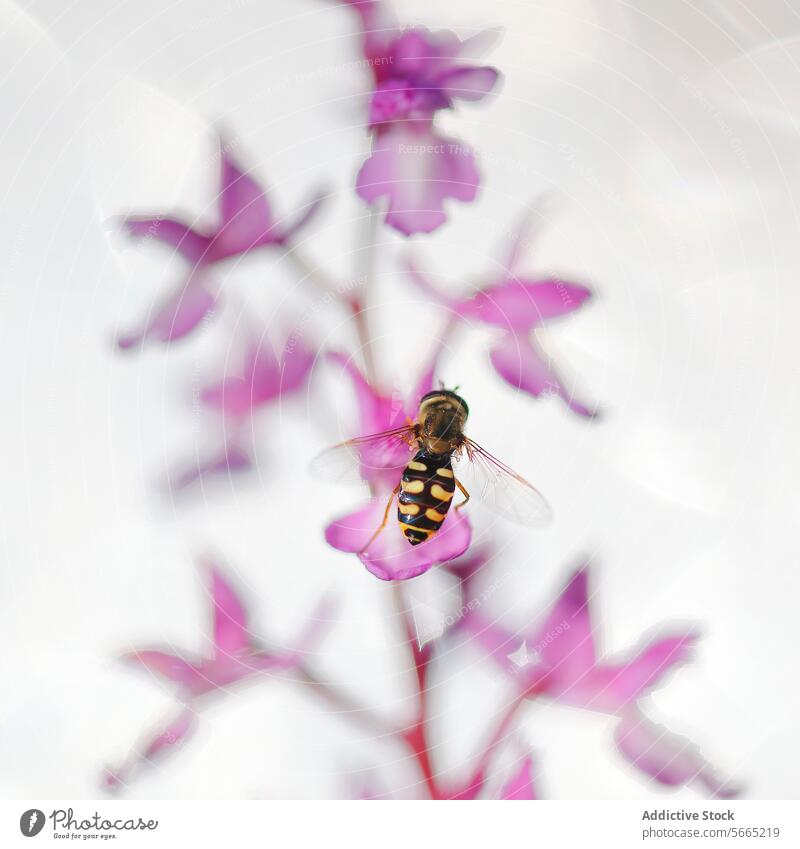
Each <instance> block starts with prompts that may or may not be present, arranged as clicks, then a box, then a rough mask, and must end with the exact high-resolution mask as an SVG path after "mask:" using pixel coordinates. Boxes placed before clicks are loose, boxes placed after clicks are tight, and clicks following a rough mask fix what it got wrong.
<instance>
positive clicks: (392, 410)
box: [325, 354, 472, 581]
mask: <svg viewBox="0 0 800 849" xmlns="http://www.w3.org/2000/svg"><path fill="white" fill-rule="evenodd" d="M333 356H334V359H335V360H336V361H337V362H339V363H340V365H342V367H343V368H344V369H345V371H346V373H347V374H348V375H349V376H350V378H351V380H352V381H353V385H354V388H355V392H356V401H357V404H358V410H359V417H360V423H361V428H360V430H361V433H360V435H362V436H366V435H369V434H372V433H379V432H381V431H384V430H390V429H392V428H395V427H399V426H400V425H402V424H404V423H405V422H406V421H408V420H413V419H414V418H415V417H416V414H417V409H418V407H419V400H420V398H422V396H423V395H424V394H425V393H426V392H430V390H431V389H432V387H433V372H434V369H433V367H430V368H429V369H427V370H426V371H425V373H424V374H423V376H422V378H421V380H420V381H419V383H418V385H417V387H416V389H415V390H414V392H413V393H412V394H411V396H410V397H409V399H408V400H407V401H404V400H403V399H402V398H400V397H399V396H398V395H393V396H386V395H380V394H379V393H377V392H375V390H374V389H373V388H372V387H371V386H370V385H369V383H368V382H367V381H366V380H365V379H364V377H363V375H362V374H361V372H360V371H359V370H358V369H357V368H356V367H355V365H353V363H352V361H350V360H347V359H345V358H344V357H342V356H341V355H338V354H337V355H333ZM409 459H410V454H409V451H408V450H405V449H404V448H402V447H401V448H398V449H395V450H394V451H392V450H387V449H385V448H381V449H379V450H378V449H376V451H375V452H373V453H371V454H368V455H366V456H365V455H364V454H363V453H362V455H361V460H362V463H361V475H362V478H363V479H364V480H366V481H367V482H368V483H369V484H370V489H371V490H372V499H371V500H370V501H369V503H368V504H367V505H365V506H363V507H359V508H358V509H357V510H355V511H353V512H350V513H348V514H347V515H345V516H342V517H341V518H339V519H336V520H334V521H333V522H331V523H330V524H329V525H328V526H327V528H326V529H325V540H326V541H327V542H328V544H329V545H331V546H332V547H333V548H336V549H338V550H339V551H346V552H352V553H358V557H359V559H360V560H361V562H362V563H363V564H364V566H366V568H367V569H368V570H369V571H370V572H371V573H372V574H373V575H375V576H376V577H377V578H380V579H381V580H384V581H403V580H407V579H409V578H414V577H416V576H417V575H421V574H422V573H423V572H427V571H428V569H430V568H431V566H433V565H434V564H436V563H444V562H446V561H448V560H451V559H452V558H454V557H458V556H460V555H461V554H463V553H464V551H466V549H467V548H468V547H469V544H470V541H471V538H472V528H471V526H470V523H469V519H467V517H466V516H463V515H459V514H458V513H457V512H456V511H454V510H453V511H451V512H450V513H449V514H448V518H447V519H446V520H445V522H444V524H443V525H442V528H441V530H439V532H438V533H436V534H435V535H434V536H433V537H432V538H431V539H430V540H428V541H427V542H423V543H421V544H420V545H416V546H410V545H409V544H408V540H406V539H405V537H403V535H402V533H401V531H400V527H399V526H398V524H397V522H396V521H395V520H394V518H395V517H394V516H393V515H391V510H390V517H389V518H390V521H389V522H387V524H386V527H385V528H384V529H383V530H382V531H381V533H380V534H379V535H378V536H377V538H376V539H375V540H374V541H373V542H372V543H371V544H370V545H369V546H368V548H367V550H366V551H364V547H365V546H366V545H367V543H368V542H369V541H370V538H371V537H372V535H373V534H374V533H375V531H376V530H377V528H378V527H379V526H380V524H381V522H382V521H383V516H384V512H385V510H386V505H387V503H388V501H389V498H390V495H391V493H392V490H393V489H394V487H395V486H396V485H397V482H398V481H399V480H400V475H401V473H402V469H403V467H404V466H405V464H406V463H407V462H408V460H409Z"/></svg>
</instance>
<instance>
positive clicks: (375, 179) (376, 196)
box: [344, 0, 499, 236]
mask: <svg viewBox="0 0 800 849" xmlns="http://www.w3.org/2000/svg"><path fill="white" fill-rule="evenodd" d="M344 1H345V2H346V3H347V5H349V6H352V7H353V8H354V9H355V10H356V12H357V13H358V14H359V16H360V18H361V24H362V29H363V45H364V55H365V57H366V60H367V63H368V64H369V67H370V69H371V70H372V74H373V78H374V89H373V93H372V97H371V99H370V106H369V128H370V129H371V130H372V131H373V151H372V156H371V158H370V159H368V160H367V162H365V163H364V165H363V167H362V168H361V171H360V172H359V174H358V177H357V179H356V190H357V192H358V194H359V195H360V196H361V197H362V198H363V199H364V200H365V201H366V202H367V203H368V204H370V205H373V206H374V205H376V204H377V203H378V202H379V201H381V200H382V199H383V200H384V201H385V205H386V208H387V212H386V223H387V224H389V225H390V226H392V227H394V228H395V229H396V230H399V231H400V232H401V233H403V234H404V235H406V236H410V235H412V234H414V233H430V232H431V231H433V230H435V229H436V228H437V227H439V226H440V225H441V224H442V223H444V221H445V218H446V215H445V212H444V201H445V200H446V199H447V198H454V199H455V200H460V201H462V202H469V201H472V200H474V199H475V196H476V194H477V190H478V183H479V181H480V178H479V175H478V171H477V168H476V166H475V157H474V154H473V152H472V150H471V148H469V147H468V146H467V145H465V144H463V143H462V142H458V141H455V140H453V139H449V138H446V137H444V136H441V135H439V134H438V133H437V132H436V129H435V126H434V117H435V115H436V113H437V112H438V111H439V110H441V109H450V108H452V107H453V106H454V105H455V103H456V102H457V101H459V100H466V101H478V100H481V99H483V98H484V97H485V96H486V95H487V94H489V93H490V92H491V91H492V89H493V88H494V87H495V85H496V83H497V80H498V78H499V74H498V72H497V70H495V69H494V68H491V67H488V66H486V65H474V64H471V62H470V59H469V55H470V53H471V52H472V50H473V49H474V47H475V46H476V45H477V44H479V43H481V42H482V41H483V38H482V37H481V36H475V37H474V38H471V39H467V40H466V41H462V40H461V39H459V38H458V36H456V35H455V33H452V32H449V31H447V30H441V31H438V32H431V31H429V30H427V29H425V28H424V27H414V28H406V29H400V28H399V27H398V26H397V25H396V24H395V23H394V22H393V20H392V16H391V14H390V13H389V11H388V9H387V6H386V4H385V3H382V2H377V0H367V2H361V0H344Z"/></svg>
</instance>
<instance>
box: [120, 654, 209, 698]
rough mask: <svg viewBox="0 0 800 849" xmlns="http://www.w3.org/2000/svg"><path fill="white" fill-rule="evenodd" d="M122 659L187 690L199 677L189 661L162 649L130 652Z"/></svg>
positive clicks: (195, 683)
mask: <svg viewBox="0 0 800 849" xmlns="http://www.w3.org/2000/svg"><path fill="white" fill-rule="evenodd" d="M122 660H123V661H124V662H126V663H132V664H134V665H138V666H141V667H143V668H144V669H146V670H147V671H148V672H152V673H153V674H155V675H160V676H162V677H163V678H167V679H168V680H169V681H174V682H175V683H176V684H180V685H181V687H184V688H185V689H187V690H190V689H192V688H193V687H194V686H196V685H197V682H198V680H199V678H200V675H199V673H198V671H197V668H196V667H195V666H193V665H192V664H191V663H188V662H187V661H185V660H183V659H181V658H179V657H175V655H171V654H167V652H163V651H155V650H145V651H137V652H131V653H130V654H127V655H125V656H124V657H123V658H122Z"/></svg>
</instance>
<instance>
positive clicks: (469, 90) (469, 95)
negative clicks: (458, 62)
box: [439, 66, 500, 101]
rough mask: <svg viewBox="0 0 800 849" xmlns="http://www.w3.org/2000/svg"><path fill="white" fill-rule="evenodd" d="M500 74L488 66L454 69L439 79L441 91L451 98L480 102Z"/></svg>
mask: <svg viewBox="0 0 800 849" xmlns="http://www.w3.org/2000/svg"><path fill="white" fill-rule="evenodd" d="M499 77H500V74H499V73H498V72H497V71H496V70H495V69H494V68H490V67H488V66H484V67H474V68H469V67H468V68H454V69H453V70H451V71H448V72H447V73H445V74H444V75H443V76H442V77H440V79H439V84H440V85H441V87H442V91H444V93H445V94H446V95H447V96H448V97H451V98H461V100H473V101H474V100H481V99H483V98H484V97H486V95H487V94H489V92H490V91H491V90H492V89H493V88H494V86H495V84H496V83H497V80H498V79H499Z"/></svg>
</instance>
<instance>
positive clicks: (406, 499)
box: [312, 389, 550, 553]
mask: <svg viewBox="0 0 800 849" xmlns="http://www.w3.org/2000/svg"><path fill="white" fill-rule="evenodd" d="M468 415H469V407H468V406H467V402H466V401H465V400H464V399H463V398H462V397H461V396H460V395H458V394H456V392H455V391H453V390H449V389H437V390H434V391H432V392H428V393H427V394H426V395H423V396H422V398H421V399H420V403H419V410H418V412H417V417H416V420H415V421H413V422H412V421H409V422H408V423H407V424H405V425H403V426H402V427H398V428H394V429H393V430H387V431H384V432H382V433H376V434H372V435H370V436H362V437H359V438H357V439H350V440H348V441H347V442H341V443H339V444H338V445H334V446H333V447H332V448H329V449H328V450H327V451H323V452H322V454H320V455H319V456H318V457H317V458H316V459H315V460H314V461H313V462H312V470H313V471H315V472H316V473H318V474H320V475H322V476H325V477H331V476H334V477H336V478H338V479H340V480H342V479H346V478H352V477H358V478H362V479H369V478H370V476H371V475H370V473H373V474H374V473H376V472H377V473H380V474H383V473H389V474H391V473H392V472H394V474H397V475H398V476H399V480H398V482H397V485H396V486H395V487H394V489H393V490H392V492H391V495H390V496H389V500H388V502H387V504H386V510H385V512H384V515H383V521H382V522H381V524H380V526H379V527H378V528H376V530H375V533H374V534H373V535H372V537H371V538H370V540H369V542H368V543H367V544H366V545H365V546H364V548H363V549H362V552H361V553H363V552H364V551H366V550H367V548H368V547H369V546H370V545H371V544H372V543H373V542H374V541H375V539H376V538H377V536H378V534H380V532H381V531H382V530H383V529H384V528H385V527H386V523H387V522H388V520H389V511H390V510H391V507H392V502H393V501H394V499H395V497H397V502H398V503H397V521H398V523H399V525H400V528H401V530H402V532H403V536H405V538H406V540H408V542H409V543H410V544H411V545H419V544H420V543H422V542H426V541H427V540H429V539H430V538H431V537H433V536H434V534H436V533H437V531H438V530H439V529H440V528H441V526H442V524H443V523H444V520H445V518H446V517H447V513H448V511H449V510H450V506H451V504H452V503H453V498H454V497H455V494H456V489H458V490H459V491H460V492H461V494H462V495H463V497H464V500H463V501H462V502H461V503H460V504H458V505H457V506H456V508H455V509H456V511H459V510H461V508H463V507H464V505H465V504H466V503H467V502H468V501H469V500H470V493H469V491H468V490H467V488H466V487H465V486H464V484H463V482H462V478H467V479H468V482H474V492H475V494H476V495H477V496H478V497H479V498H481V499H482V500H483V502H484V503H485V504H486V506H487V507H488V508H489V509H491V510H493V511H494V512H496V513H498V514H499V515H501V516H503V517H505V518H506V519H510V520H511V521H514V522H519V523H520V524H525V525H539V524H544V523H545V522H547V521H548V519H549V517H550V508H549V506H548V504H547V502H546V501H545V499H544V497H543V496H542V495H541V494H540V493H539V491H538V490H537V489H535V487H533V486H532V485H531V484H530V483H528V481H526V480H525V479H524V478H523V477H521V476H520V475H518V474H517V473H516V472H514V471H513V470H512V469H510V468H509V467H508V466H506V465H505V464H504V463H501V462H500V460H498V459H497V458H496V457H494V456H492V455H491V454H490V453H489V452H488V451H486V449H484V448H482V447H481V446H480V445H478V444H477V443H476V442H474V441H473V440H472V439H470V438H469V437H468V436H467V435H466V434H465V433H464V425H465V424H466V421H467V417H468ZM412 452H413V455H412ZM352 473H355V474H352Z"/></svg>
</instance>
